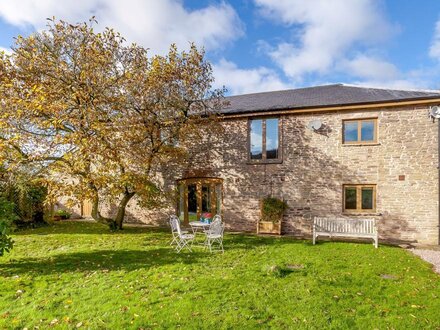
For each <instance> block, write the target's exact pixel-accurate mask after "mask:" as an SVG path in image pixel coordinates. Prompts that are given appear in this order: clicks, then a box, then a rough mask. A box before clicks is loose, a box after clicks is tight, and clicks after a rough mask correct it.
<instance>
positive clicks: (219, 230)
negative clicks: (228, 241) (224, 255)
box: [205, 215, 225, 252]
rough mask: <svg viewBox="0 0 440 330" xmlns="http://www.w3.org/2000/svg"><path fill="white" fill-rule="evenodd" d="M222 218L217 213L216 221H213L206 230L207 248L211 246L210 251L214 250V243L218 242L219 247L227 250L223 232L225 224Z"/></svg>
mask: <svg viewBox="0 0 440 330" xmlns="http://www.w3.org/2000/svg"><path fill="white" fill-rule="evenodd" d="M221 219H222V218H221V217H220V216H219V215H216V216H215V217H214V221H212V223H211V225H210V226H209V229H208V230H207V231H206V239H205V249H206V248H209V251H210V252H212V247H213V245H214V243H218V249H219V250H221V251H222V252H225V251H224V249H223V232H224V230H225V225H224V224H223V222H222V220H221Z"/></svg>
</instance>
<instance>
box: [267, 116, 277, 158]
mask: <svg viewBox="0 0 440 330" xmlns="http://www.w3.org/2000/svg"><path fill="white" fill-rule="evenodd" d="M277 158H278V119H277V118H273V119H267V120H266V159H277Z"/></svg>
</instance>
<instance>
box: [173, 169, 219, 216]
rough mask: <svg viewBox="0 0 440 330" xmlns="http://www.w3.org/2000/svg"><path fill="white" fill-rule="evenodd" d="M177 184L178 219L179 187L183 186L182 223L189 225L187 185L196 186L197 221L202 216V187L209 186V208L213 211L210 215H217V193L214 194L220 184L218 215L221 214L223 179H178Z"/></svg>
mask: <svg viewBox="0 0 440 330" xmlns="http://www.w3.org/2000/svg"><path fill="white" fill-rule="evenodd" d="M176 183H177V204H176V215H177V216H178V217H179V218H180V214H179V211H180V198H181V195H180V193H181V190H180V186H181V185H183V214H184V219H183V223H184V224H188V223H189V217H188V185H192V184H195V185H196V198H197V220H198V219H200V216H201V215H202V186H204V185H205V186H206V185H209V186H210V187H211V189H212V192H213V193H211V196H210V203H211V208H212V209H213V211H211V213H214V214H216V213H217V192H216V186H217V185H218V184H220V185H221V186H220V189H221V199H220V203H221V204H220V206H221V207H220V208H221V211H220V213H223V195H224V194H223V179H220V178H209V177H199V178H185V179H179V180H177V181H176Z"/></svg>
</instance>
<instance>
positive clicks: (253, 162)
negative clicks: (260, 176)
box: [246, 159, 283, 165]
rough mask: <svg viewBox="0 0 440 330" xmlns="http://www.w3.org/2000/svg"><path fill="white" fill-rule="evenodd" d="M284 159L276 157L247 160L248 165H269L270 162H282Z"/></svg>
mask: <svg viewBox="0 0 440 330" xmlns="http://www.w3.org/2000/svg"><path fill="white" fill-rule="evenodd" d="M282 163H283V160H282V159H274V160H253V161H252V160H248V161H247V162H246V164H247V165H268V164H282Z"/></svg>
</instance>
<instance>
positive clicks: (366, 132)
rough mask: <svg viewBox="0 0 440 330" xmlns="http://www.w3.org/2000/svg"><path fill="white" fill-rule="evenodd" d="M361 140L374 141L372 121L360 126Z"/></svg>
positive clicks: (364, 122)
mask: <svg viewBox="0 0 440 330" xmlns="http://www.w3.org/2000/svg"><path fill="white" fill-rule="evenodd" d="M361 140H362V141H373V140H374V121H373V120H371V121H363V122H362V126H361Z"/></svg>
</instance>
